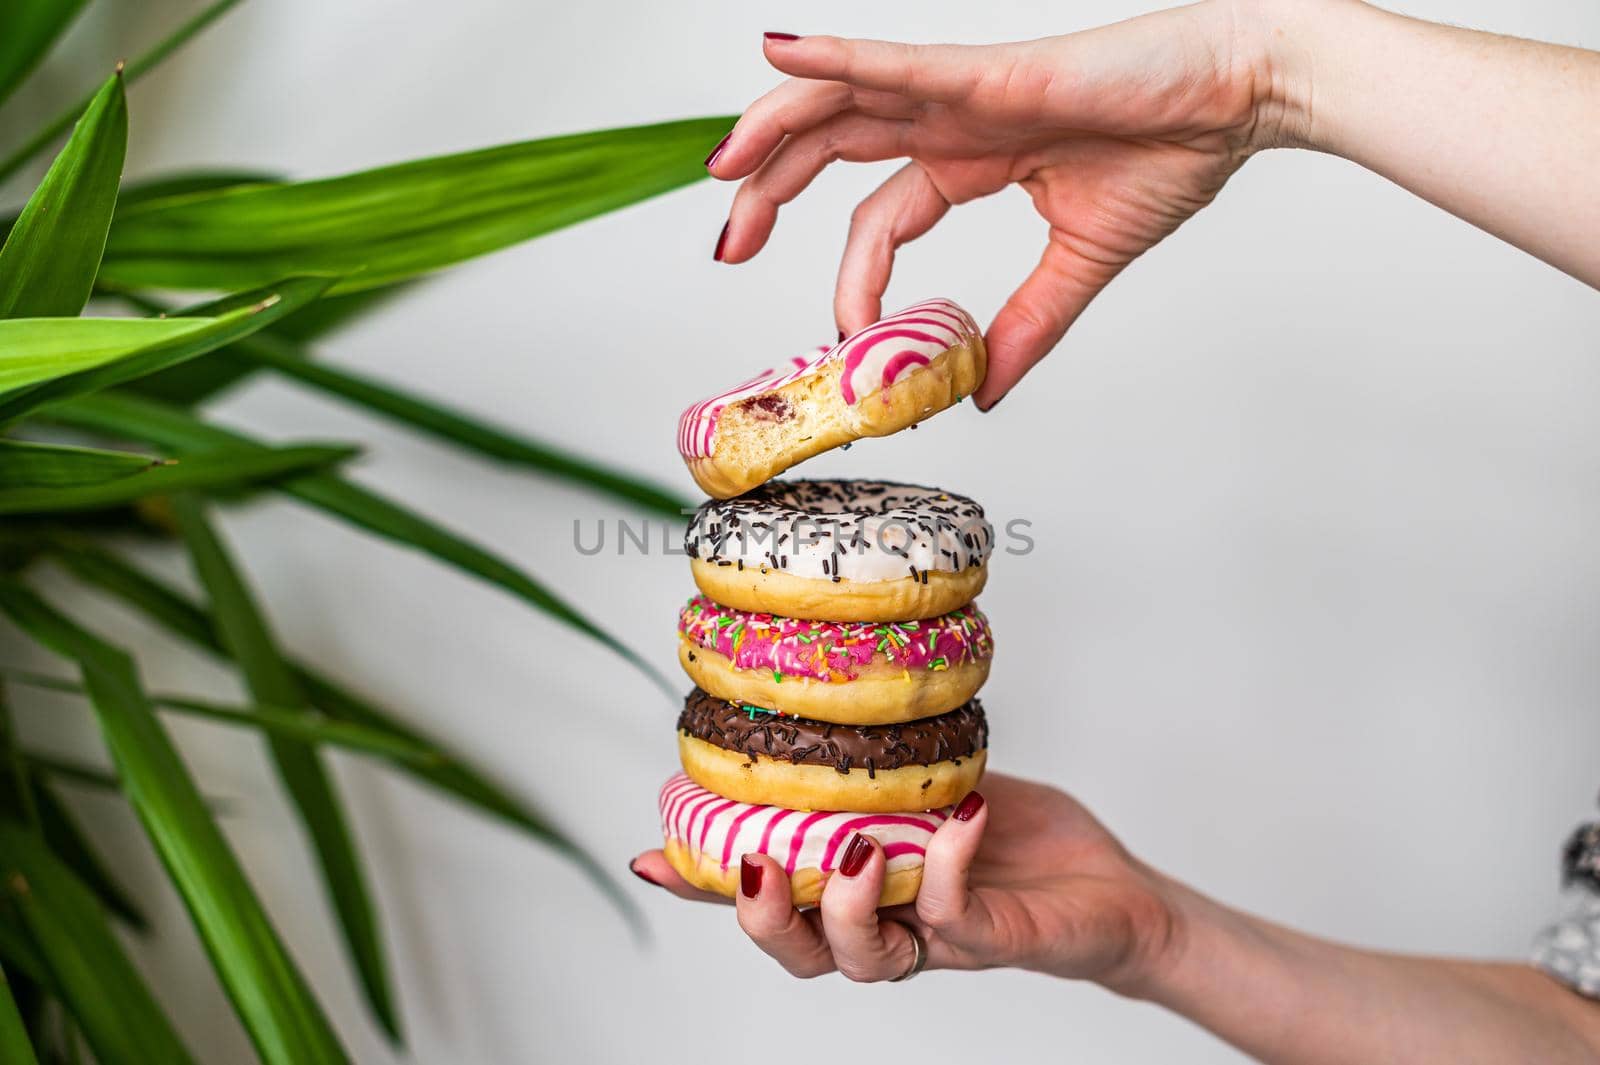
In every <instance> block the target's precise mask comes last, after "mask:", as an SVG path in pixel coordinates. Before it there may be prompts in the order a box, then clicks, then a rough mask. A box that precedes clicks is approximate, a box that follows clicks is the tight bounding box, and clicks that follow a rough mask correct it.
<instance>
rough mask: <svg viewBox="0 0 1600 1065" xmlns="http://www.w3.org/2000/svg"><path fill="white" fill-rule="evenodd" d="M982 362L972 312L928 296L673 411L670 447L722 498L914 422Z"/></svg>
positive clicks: (957, 393)
mask: <svg viewBox="0 0 1600 1065" xmlns="http://www.w3.org/2000/svg"><path fill="white" fill-rule="evenodd" d="M987 367H988V356H987V353H986V352H985V350H984V347H983V334H982V333H981V332H979V330H978V326H977V323H975V322H974V321H973V320H972V316H971V315H969V314H967V312H966V311H964V310H962V309H961V308H960V307H958V306H956V305H955V304H954V303H952V302H950V301H949V300H927V301H926V302H923V303H918V304H916V305H915V306H912V307H907V308H906V309H905V310H903V311H901V312H900V313H899V314H894V315H890V316H889V317H887V318H884V319H882V320H881V321H878V322H874V323H873V324H872V325H869V326H867V327H866V328H865V329H863V330H861V331H860V332H857V333H854V334H852V335H851V336H848V337H845V338H844V339H843V340H841V341H839V343H837V344H835V345H834V346H833V347H831V348H819V349H817V350H816V351H815V352H812V353H809V354H807V355H802V356H798V357H796V358H793V359H791V360H789V363H788V364H786V365H783V366H779V367H777V368H775V369H771V370H763V371H762V372H761V373H759V374H757V375H756V376H754V377H752V378H750V379H749V380H748V381H745V382H743V383H741V384H738V385H735V386H734V387H733V388H730V389H728V390H727V391H725V392H722V393H719V394H717V395H715V396H712V397H710V398H709V399H705V400H701V401H700V402H699V403H696V404H695V405H694V406H692V407H690V408H689V409H688V410H686V411H684V412H683V414H682V416H680V417H679V419H678V451H679V453H680V454H682V455H683V460H684V462H685V463H686V464H687V465H688V467H689V472H690V473H691V474H692V475H693V476H694V479H695V481H696V483H698V484H699V485H700V487H701V488H702V489H704V490H705V491H706V493H707V494H709V495H713V496H717V497H719V498H727V497H728V496H734V495H738V494H739V493H740V492H744V491H748V490H749V489H751V488H754V487H755V486H756V485H758V484H761V483H762V482H763V481H766V480H768V479H769V478H772V477H775V476H777V475H778V474H780V473H782V472H783V471H784V470H786V469H788V468H789V467H790V466H793V465H794V464H795V463H797V462H800V461H801V460H803V459H807V458H810V457H811V456H812V455H816V454H820V453H821V452H823V451H827V450H829V449H830V448H835V447H838V446H839V445H841V444H848V443H850V442H851V441H852V440H858V439H860V438H861V437H864V436H888V435H889V434H890V433H895V432H899V431H900V430H901V429H904V428H906V427H907V426H910V425H915V424H916V423H917V422H919V421H922V420H923V419H924V418H926V417H928V416H929V415H931V414H935V413H937V412H939V411H941V410H944V409H945V408H946V407H949V406H951V405H953V404H955V403H957V402H959V401H960V400H961V399H962V398H963V397H964V396H968V395H971V394H972V392H974V391H975V390H976V389H977V387H978V386H979V385H980V384H982V383H983V375H984V372H985V370H986V369H987Z"/></svg>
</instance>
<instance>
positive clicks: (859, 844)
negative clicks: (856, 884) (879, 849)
mask: <svg viewBox="0 0 1600 1065" xmlns="http://www.w3.org/2000/svg"><path fill="white" fill-rule="evenodd" d="M870 857H872V844H870V843H868V842H867V837H866V836H863V835H862V834H861V833H859V832H857V833H856V834H855V835H854V836H851V837H850V845H849V846H848V847H846V848H845V849H844V857H843V858H841V859H839V872H841V873H843V874H844V875H845V876H855V875H856V874H857V873H859V872H861V870H863V869H865V868H866V867H867V859H868V858H870Z"/></svg>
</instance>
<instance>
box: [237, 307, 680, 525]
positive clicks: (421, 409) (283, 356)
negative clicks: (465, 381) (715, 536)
mask: <svg viewBox="0 0 1600 1065" xmlns="http://www.w3.org/2000/svg"><path fill="white" fill-rule="evenodd" d="M219 357H220V359H221V360H223V361H229V362H232V361H244V362H247V363H254V364H256V365H259V366H267V367H270V368H272V369H273V370H275V371H277V372H278V373H280V374H282V375H283V376H285V377H289V378H291V379H293V380H296V381H299V382H301V383H302V384H307V385H310V386H311V387H313V388H315V389H318V390H319V391H322V392H326V393H328V394H329V395H333V396H337V397H339V398H340V399H344V400H347V401H348V402H350V403H353V404H355V405H356V406H358V407H360V408H362V409H364V410H367V411H370V412H372V413H374V414H378V415H381V416H383V417H385V418H389V419H390V420H392V421H395V422H398V423H399V424H401V425H405V426H408V427H410V428H412V429H417V430H420V431H421V432H424V433H427V434H428V435H430V436H433V437H436V438H438V439H440V440H444V441H446V442H448V443H451V444H455V445H456V446H458V447H462V448H465V449H467V450H469V451H472V452H475V453H477V454H479V455H482V456H484V457H486V458H490V459H495V460H497V461H500V462H506V463H509V464H511V465H513V466H519V467H522V468H524V469H530V470H537V471H538V472H540V473H544V474H548V475H550V476H553V477H558V478H560V479H562V480H565V481H570V482H572V483H573V484H578V485H581V486H583V487H585V488H589V489H592V490H594V491H596V492H599V493H601V494H602V495H607V496H610V497H612V498H613V499H619V500H622V501H623V502H626V503H630V504H633V505H634V506H639V507H644V508H645V509H647V510H651V511H654V512H655V513H657V514H664V515H667V516H670V517H672V518H674V519H676V518H681V517H682V516H683V515H684V514H685V513H687V512H689V511H692V510H693V506H692V505H691V504H690V503H689V501H688V500H686V499H683V498H682V497H680V496H675V495H673V494H672V493H671V492H670V491H668V490H667V489H665V488H660V487H657V486H656V485H653V484H651V483H649V482H648V481H645V480H642V479H640V478H637V477H633V476H630V475H628V474H625V473H620V472H618V471H616V470H613V469H611V468H609V467H606V466H603V465H601V464H600V463H597V462H592V461H590V460H588V459H586V458H583V457H582V456H579V455H574V454H572V453H570V452H568V451H564V450H562V449H560V448H556V447H552V446H550V445H549V444H544V443H541V442H539V441H537V440H533V439H530V438H529V437H526V436H523V435H521V434H520V433H516V432H513V431H512V430H510V429H505V428H502V427H499V426H495V425H490V424H488V423H486V422H484V421H482V420H480V419H477V418H473V417H471V416H469V415H466V414H463V413H461V412H459V411H455V410H451V409H450V408H449V407H447V406H445V405H444V404H442V403H436V402H434V401H433V400H430V399H425V398H424V397H422V396H419V395H417V394H416V393H413V392H407V391H405V390H403V389H400V388H396V387H395V386H393V385H390V384H386V383H384V382H382V381H377V380H375V379H373V378H371V377H365V376H362V375H361V374H358V373H355V372H354V371H351V370H344V369H338V368H335V367H333V366H330V365H328V364H327V363H324V362H314V361H312V360H311V359H309V358H307V357H306V356H305V353H304V352H302V351H299V350H298V349H296V348H294V347H292V346H291V345H288V344H286V343H284V342H282V341H280V340H279V339H278V338H276V337H273V336H256V337H250V338H248V339H247V340H243V341H241V342H239V343H238V344H235V345H233V346H232V347H231V348H229V349H228V350H227V351H225V352H221V353H219Z"/></svg>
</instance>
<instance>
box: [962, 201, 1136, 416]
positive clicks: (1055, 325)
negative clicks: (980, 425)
mask: <svg viewBox="0 0 1600 1065" xmlns="http://www.w3.org/2000/svg"><path fill="white" fill-rule="evenodd" d="M1123 265H1124V264H1122V263H1111V262H1102V261H1097V260H1094V259H1089V258H1086V257H1084V256H1083V255H1080V254H1079V253H1077V252H1075V251H1073V250H1072V249H1071V248H1069V247H1068V246H1067V245H1066V244H1065V243H1063V241H1062V240H1061V239H1060V238H1059V237H1058V235H1057V234H1056V233H1055V232H1052V233H1051V235H1050V243H1049V244H1047V245H1045V249H1044V254H1043V255H1042V256H1041V257H1040V258H1039V265H1038V266H1036V267H1034V268H1033V273H1031V274H1029V275H1028V277H1027V280H1025V281H1023V282H1022V284H1021V285H1019V286H1018V287H1017V290H1016V291H1015V292H1013V293H1012V294H1011V298H1010V299H1008V300H1006V303H1005V306H1004V307H1001V308H1000V313H999V314H997V315H995V316H994V322H993V323H991V324H990V326H989V332H988V335H987V336H985V337H984V342H985V346H986V347H987V348H988V350H989V369H988V373H987V374H986V375H985V377H984V379H983V385H982V386H981V387H980V388H979V389H978V391H977V392H976V393H975V394H974V396H973V399H974V401H975V402H976V403H977V404H978V409H979V410H985V411H986V410H988V409H989V408H991V407H993V406H994V405H995V404H996V403H998V402H1000V399H1001V397H1002V396H1004V395H1005V394H1006V393H1007V392H1009V391H1011V389H1012V387H1013V386H1014V385H1015V384H1016V383H1017V382H1018V381H1020V380H1021V379H1022V377H1023V375H1024V374H1026V373H1027V372H1028V371H1029V370H1031V369H1033V366H1034V364H1035V363H1037V362H1038V361H1039V360H1040V359H1043V358H1044V357H1045V356H1046V355H1048V354H1050V351H1051V349H1052V348H1054V347H1055V346H1056V344H1057V343H1058V342H1059V341H1060V340H1061V338H1062V337H1063V336H1064V335H1066V332H1067V329H1068V328H1070V327H1071V325H1072V323H1073V322H1075V321H1077V318H1078V315H1080V314H1082V313H1083V309H1084V308H1085V307H1087V306H1088V305H1089V301H1090V300H1092V299H1094V297H1095V296H1096V295H1098V294H1099V292H1100V290H1101V289H1102V288H1105V286H1106V285H1107V283H1109V282H1110V280H1111V279H1112V278H1113V277H1115V276H1117V273H1118V272H1119V271H1120V270H1121V269H1122V267H1123Z"/></svg>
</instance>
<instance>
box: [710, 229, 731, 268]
mask: <svg viewBox="0 0 1600 1065" xmlns="http://www.w3.org/2000/svg"><path fill="white" fill-rule="evenodd" d="M727 244H728V223H727V222H724V223H722V232H721V234H719V235H718V237H717V250H716V251H714V252H712V253H711V257H712V258H713V259H715V260H716V261H717V262H719V263H720V262H721V261H722V249H723V248H724V247H726V246H727Z"/></svg>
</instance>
